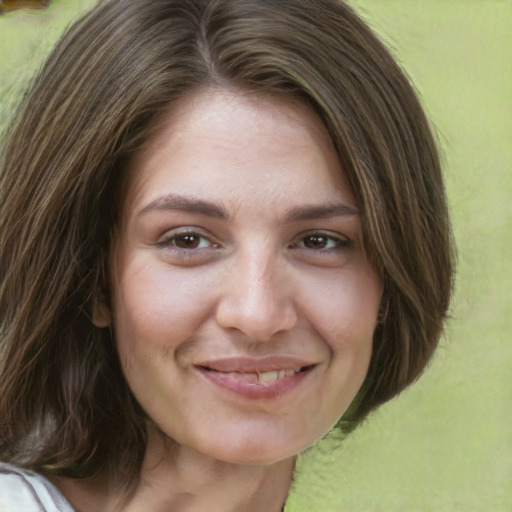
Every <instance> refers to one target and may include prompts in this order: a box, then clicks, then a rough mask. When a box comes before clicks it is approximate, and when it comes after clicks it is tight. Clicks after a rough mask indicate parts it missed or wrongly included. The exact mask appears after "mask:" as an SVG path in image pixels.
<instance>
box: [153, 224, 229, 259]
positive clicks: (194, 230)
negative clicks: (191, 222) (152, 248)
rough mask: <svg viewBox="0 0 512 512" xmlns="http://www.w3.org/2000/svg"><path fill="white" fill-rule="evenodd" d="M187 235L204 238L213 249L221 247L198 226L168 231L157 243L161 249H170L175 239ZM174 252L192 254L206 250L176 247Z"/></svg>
mask: <svg viewBox="0 0 512 512" xmlns="http://www.w3.org/2000/svg"><path fill="white" fill-rule="evenodd" d="M186 235H195V236H197V237H199V238H204V239H205V240H208V241H209V242H210V244H211V246H212V247H219V246H220V244H218V243H217V242H215V241H214V240H213V237H212V236H211V235H209V234H206V233H205V232H204V230H203V229H201V228H199V227H197V226H183V227H178V228H174V229H170V230H168V231H166V232H165V233H164V234H163V235H162V236H160V237H159V239H158V241H157V245H158V246H161V247H166V248H168V247H169V246H171V245H172V244H171V242H172V241H173V240H174V239H176V238H179V237H180V236H186ZM173 250H174V251H176V252H187V253H190V252H193V251H201V250H204V248H203V249H200V248H191V249H185V248H180V247H176V246H174V247H173Z"/></svg>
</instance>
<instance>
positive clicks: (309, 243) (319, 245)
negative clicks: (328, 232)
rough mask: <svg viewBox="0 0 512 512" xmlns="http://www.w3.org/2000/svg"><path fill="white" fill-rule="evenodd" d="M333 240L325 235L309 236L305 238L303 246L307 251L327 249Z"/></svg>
mask: <svg viewBox="0 0 512 512" xmlns="http://www.w3.org/2000/svg"><path fill="white" fill-rule="evenodd" d="M331 240H332V239H331V238H329V237H328V236H325V235H309V236H307V237H305V238H304V241H303V244H304V247H306V248H307V249H325V248H326V247H327V245H328V244H329V241H331Z"/></svg>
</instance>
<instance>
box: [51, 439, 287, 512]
mask: <svg viewBox="0 0 512 512" xmlns="http://www.w3.org/2000/svg"><path fill="white" fill-rule="evenodd" d="M293 467H294V458H290V459H286V460H284V461H280V462H277V463H274V464H270V465H264V466H261V465H258V466H256V465H251V466H250V465H239V464H229V463H225V462H221V461H218V460H215V459H212V458H210V457H208V456H206V455H203V454H200V453H198V452H196V451H194V450H192V449H189V448H187V447H183V446H179V445H177V444H176V443H174V442H173V441H172V440H170V439H168V438H165V437H163V436H162V435H161V434H160V433H159V432H157V431H155V430H150V431H149V436H148V444H147V449H146V455H145V458H144V462H143V465H142V470H141V475H140V480H139V484H138V486H137V488H136V489H135V492H134V493H133V495H131V497H130V499H129V501H128V502H125V501H123V502H122V503H121V502H120V501H119V500H117V499H114V498H113V497H112V496H108V493H106V492H105V491H103V492H102V491H101V490H99V489H98V487H96V486H95V487H90V488H89V489H87V488H85V487H84V485H83V483H81V482H80V481H77V480H73V481H69V480H68V481H66V482H63V481H60V482H58V485H59V487H60V488H61V490H62V491H63V493H64V494H65V495H66V497H68V499H69V501H70V502H71V504H72V505H73V506H74V507H75V508H76V509H77V510H79V511H80V512H96V511H97V510H98V511H99V510H101V511H109V512H110V511H111V512H115V511H117V510H123V511H124V512H140V510H148V511H151V512H204V511H205V510H208V511H209V512H235V511H236V512H260V511H261V510H265V511H266V512H280V511H281V510H282V508H283V505H284V502H285V500H286V497H287V495H288V490H289V487H290V484H291V479H292V472H293Z"/></svg>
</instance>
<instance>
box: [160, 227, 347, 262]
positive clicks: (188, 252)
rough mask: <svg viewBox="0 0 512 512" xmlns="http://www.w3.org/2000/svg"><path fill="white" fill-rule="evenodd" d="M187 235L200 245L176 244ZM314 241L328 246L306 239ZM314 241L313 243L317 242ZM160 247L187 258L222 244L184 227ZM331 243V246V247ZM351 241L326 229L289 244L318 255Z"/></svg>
mask: <svg viewBox="0 0 512 512" xmlns="http://www.w3.org/2000/svg"><path fill="white" fill-rule="evenodd" d="M186 237H190V238H195V239H196V240H198V241H199V247H179V246H177V245H176V243H177V241H178V240H179V239H180V238H181V239H182V240H184V239H185V238H186ZM308 239H309V241H312V240H314V239H316V240H317V242H318V241H319V240H320V239H322V240H323V241H324V242H325V243H326V244H327V247H317V248H315V247H308V246H307V245H306V240H308ZM203 241H207V246H206V247H201V244H202V243H203ZM317 242H314V241H313V243H317ZM320 243H322V242H320ZM158 245H159V246H160V247H163V248H166V249H168V250H171V251H172V252H174V253H175V254H177V255H181V256H184V257H187V258H192V257H194V256H198V255H200V254H204V253H203V251H205V250H208V249H211V248H213V249H216V248H220V247H221V246H220V244H217V243H215V242H213V241H212V240H211V239H210V238H209V237H207V236H205V235H204V234H202V233H201V232H200V231H198V230H197V229H183V230H179V231H176V232H173V231H171V232H170V233H168V234H167V235H166V236H165V237H164V238H163V239H162V240H160V241H159V242H158ZM329 245H330V247H329ZM350 245H351V242H350V240H348V239H347V238H345V237H342V236H334V235H332V234H329V233H326V232H324V231H313V232H309V233H306V234H301V235H300V237H299V239H298V241H296V242H293V243H292V244H290V245H289V248H290V249H298V250H301V251H306V252H310V251H311V253H313V254H315V255H316V254H318V255H332V254H333V253H337V252H339V251H341V250H343V249H346V248H348V247H350Z"/></svg>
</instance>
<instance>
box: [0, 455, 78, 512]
mask: <svg viewBox="0 0 512 512" xmlns="http://www.w3.org/2000/svg"><path fill="white" fill-rule="evenodd" d="M0 510H1V511H2V512H73V509H72V508H71V506H70V505H69V503H68V502H67V501H66V500H65V498H64V497H63V496H62V494H61V493H60V492H59V491H58V489H57V488H56V487H55V486H54V485H53V484H52V483H51V482H50V481H49V480H47V479H46V478H44V477H43V476H42V475H39V474H38V473H35V472H34V471H29V470H26V469H21V468H19V467H17V466H13V465H12V464H6V463H4V462H0Z"/></svg>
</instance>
